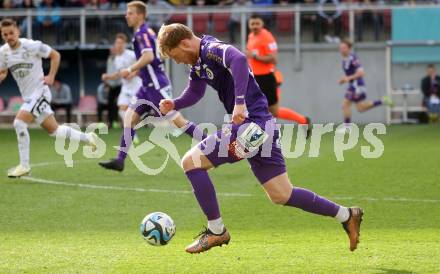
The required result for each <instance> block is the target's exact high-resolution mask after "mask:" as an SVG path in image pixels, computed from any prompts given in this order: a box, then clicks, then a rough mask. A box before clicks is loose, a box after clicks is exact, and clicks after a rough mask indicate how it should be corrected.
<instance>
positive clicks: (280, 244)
mask: <svg viewBox="0 0 440 274" xmlns="http://www.w3.org/2000/svg"><path fill="white" fill-rule="evenodd" d="M30 134H31V162H32V163H33V164H34V165H35V166H34V167H33V169H32V173H31V175H30V176H31V177H32V178H34V179H35V178H36V179H42V180H43V182H46V183H38V182H34V181H29V180H25V179H8V178H7V177H6V171H7V169H8V168H10V167H12V166H14V165H16V164H17V163H18V153H17V144H16V137H15V132H14V131H13V130H0V141H1V144H0V155H1V157H0V171H1V172H2V175H1V176H0V214H1V217H0V273H16V272H26V273H41V272H50V273H66V272H68V273H72V272H74V273H83V272H89V273H127V272H130V273H440V128H439V127H438V126H393V127H388V128H387V134H386V135H384V136H380V138H381V139H382V140H383V142H384V145H385V152H384V154H383V156H382V157H381V158H379V159H364V158H362V157H361V154H360V145H361V144H358V145H357V146H356V147H355V148H354V149H352V150H350V151H348V152H345V154H344V156H345V161H344V162H337V161H336V159H335V156H334V153H333V137H332V136H331V135H330V134H328V135H325V136H324V138H323V141H322V146H321V153H320V156H319V157H317V158H309V157H306V156H303V157H300V158H298V159H289V160H287V165H288V170H289V176H290V178H291V180H292V182H293V183H294V184H295V185H298V186H302V187H306V188H309V189H311V190H313V191H315V192H317V193H318V194H320V195H322V196H325V197H329V198H332V199H334V200H335V201H336V202H338V203H341V204H343V205H347V206H350V205H360V206H362V207H363V208H364V210H365V216H364V223H363V226H362V231H361V243H360V245H359V247H358V250H356V251H355V252H353V253H352V252H350V251H349V249H348V239H347V236H346V235H345V233H344V231H343V230H342V228H341V226H340V224H338V223H337V221H336V220H334V219H332V218H325V217H320V216H314V215H311V214H308V213H305V212H303V211H301V210H298V209H293V208H289V207H281V206H275V205H272V204H271V203H270V201H269V200H268V199H267V198H266V196H265V194H264V192H263V190H262V188H261V187H260V186H259V184H258V182H257V181H256V179H255V178H254V177H253V176H252V173H251V171H250V169H249V168H248V165H247V163H246V162H245V161H242V162H241V163H239V164H235V165H225V166H222V167H220V168H218V169H217V170H214V171H211V172H210V175H211V177H212V179H213V181H214V183H215V186H216V189H217V192H218V193H219V194H220V195H219V201H220V206H221V211H222V214H223V219H224V222H225V224H226V225H227V227H228V229H229V230H230V233H231V236H232V239H231V242H230V244H229V245H228V246H226V247H225V246H223V247H221V248H214V249H212V250H210V251H209V252H207V253H203V254H199V255H190V254H186V253H185V251H184V248H185V246H186V245H187V244H189V243H190V242H191V241H192V239H193V237H194V236H195V235H197V233H198V232H199V231H200V230H201V228H202V226H203V225H205V220H204V216H203V214H202V212H201V210H200V209H199V207H198V205H197V202H196V200H195V198H194V196H193V195H192V193H191V192H190V191H191V187H190V184H189V182H187V180H186V177H185V176H184V174H183V172H182V170H181V169H180V168H179V166H178V165H177V164H176V163H174V162H169V163H168V165H167V167H166V169H165V170H164V172H163V173H161V174H160V175H157V176H147V175H143V174H142V173H140V172H139V171H138V170H137V169H136V168H135V167H134V165H133V164H132V163H131V162H130V161H128V162H127V165H126V170H125V171H124V172H123V173H115V172H110V171H106V170H103V169H101V168H100V167H99V166H98V165H97V163H98V161H99V160H98V159H86V158H85V157H84V156H83V155H82V153H81V151H79V152H78V153H77V154H75V155H74V159H75V163H74V167H73V168H68V167H66V166H65V165H64V163H63V158H62V157H61V156H60V155H58V154H56V153H55V150H54V139H52V138H50V137H48V136H47V135H46V134H45V133H44V132H43V131H41V130H31V132H30ZM119 134H120V131H118V130H112V131H110V134H109V135H106V136H102V135H101V137H102V138H103V139H104V140H105V142H106V143H107V144H108V146H107V148H108V149H107V153H106V155H105V157H104V158H105V159H107V158H110V157H112V156H114V154H115V150H114V149H113V148H111V146H113V145H117V144H118V139H119ZM146 135H147V132H146V131H143V132H141V135H140V136H141V139H142V138H145V136H146ZM173 140H174V142H175V143H176V144H177V146H178V148H179V151H180V152H181V153H182V154H183V153H184V152H185V151H186V150H187V149H188V148H189V147H190V141H189V138H187V137H185V136H182V137H179V138H176V139H173ZM164 157H165V154H164V151H162V150H161V149H154V150H153V151H150V152H149V153H148V154H146V155H144V156H143V160H144V162H145V163H147V164H149V165H151V166H155V165H159V164H160V163H162V161H163V159H164ZM47 182H52V183H56V182H61V183H63V184H64V185H59V184H58V185H57V184H47ZM66 184H67V185H66ZM87 186H92V188H91V187H87ZM99 186H105V187H102V188H100V187H99ZM106 187H113V188H106ZM115 187H116V188H115ZM155 190H177V191H176V192H174V193H173V192H158V191H155ZM228 193H233V194H245V196H230V195H229V196H228V195H226V194H228ZM153 211H163V212H166V213H168V214H169V215H170V216H172V217H173V218H174V220H175V222H176V225H177V233H176V236H175V237H174V239H173V240H172V241H171V242H170V243H169V245H167V246H164V247H153V246H149V245H147V244H146V243H145V241H144V240H143V239H142V237H141V235H140V233H139V223H140V221H141V220H142V218H143V217H144V216H145V215H146V214H147V213H150V212H153Z"/></svg>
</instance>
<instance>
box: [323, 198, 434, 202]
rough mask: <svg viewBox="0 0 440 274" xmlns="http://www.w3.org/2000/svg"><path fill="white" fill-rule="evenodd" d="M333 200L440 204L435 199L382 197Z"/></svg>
mask: <svg viewBox="0 0 440 274" xmlns="http://www.w3.org/2000/svg"><path fill="white" fill-rule="evenodd" d="M332 199H335V200H348V201H351V200H362V201H372V202H376V201H386V202H414V203H440V200H436V199H412V198H403V197H384V198H373V197H361V198H359V197H333V198H332Z"/></svg>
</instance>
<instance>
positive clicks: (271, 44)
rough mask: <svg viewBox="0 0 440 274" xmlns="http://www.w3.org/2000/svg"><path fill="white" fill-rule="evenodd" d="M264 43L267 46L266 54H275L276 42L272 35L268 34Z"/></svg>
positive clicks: (276, 49)
mask: <svg viewBox="0 0 440 274" xmlns="http://www.w3.org/2000/svg"><path fill="white" fill-rule="evenodd" d="M266 43H267V46H266V49H265V51H266V52H267V54H271V53H275V52H277V51H278V45H277V41H276V40H275V38H274V37H273V35H272V33H270V32H269V33H268V35H267V38H266Z"/></svg>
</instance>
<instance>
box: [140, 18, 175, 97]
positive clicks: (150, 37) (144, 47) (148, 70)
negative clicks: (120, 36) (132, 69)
mask: <svg viewBox="0 0 440 274" xmlns="http://www.w3.org/2000/svg"><path fill="white" fill-rule="evenodd" d="M132 42H133V47H134V53H135V54H136V59H139V58H140V57H141V56H142V53H144V52H145V51H152V52H153V54H154V59H153V61H152V62H151V63H150V64H148V65H147V66H145V67H143V68H141V69H140V71H139V76H140V77H141V79H142V83H143V86H144V87H145V88H146V90H152V89H153V90H161V89H163V88H166V87H168V86H170V81H169V80H168V77H167V76H166V74H165V67H164V63H163V61H162V60H161V59H160V55H159V52H158V51H157V48H156V34H155V33H154V31H153V30H152V29H150V28H148V26H147V24H145V23H144V24H142V26H141V27H140V28H139V29H138V30H137V31H136V33H135V34H134V37H133V40H132Z"/></svg>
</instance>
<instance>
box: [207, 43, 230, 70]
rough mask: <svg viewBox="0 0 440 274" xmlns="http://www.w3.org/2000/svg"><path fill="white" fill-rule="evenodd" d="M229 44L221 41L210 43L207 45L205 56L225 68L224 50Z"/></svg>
mask: <svg viewBox="0 0 440 274" xmlns="http://www.w3.org/2000/svg"><path fill="white" fill-rule="evenodd" d="M230 46H231V45H227V44H223V43H212V44H211V45H209V48H208V50H207V53H206V57H207V58H208V59H210V60H213V61H214V62H216V63H217V64H218V65H221V66H223V67H225V68H227V67H228V66H227V65H226V51H227V49H228V48H229V47H230Z"/></svg>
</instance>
